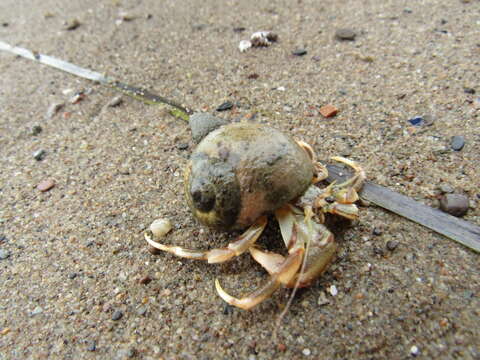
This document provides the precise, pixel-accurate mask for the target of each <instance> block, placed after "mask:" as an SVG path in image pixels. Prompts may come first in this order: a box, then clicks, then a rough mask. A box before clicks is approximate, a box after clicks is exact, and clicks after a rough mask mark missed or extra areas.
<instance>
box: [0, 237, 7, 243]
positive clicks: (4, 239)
mask: <svg viewBox="0 0 480 360" xmlns="http://www.w3.org/2000/svg"><path fill="white" fill-rule="evenodd" d="M6 241H7V237H6V236H5V235H0V243H3V242H6Z"/></svg>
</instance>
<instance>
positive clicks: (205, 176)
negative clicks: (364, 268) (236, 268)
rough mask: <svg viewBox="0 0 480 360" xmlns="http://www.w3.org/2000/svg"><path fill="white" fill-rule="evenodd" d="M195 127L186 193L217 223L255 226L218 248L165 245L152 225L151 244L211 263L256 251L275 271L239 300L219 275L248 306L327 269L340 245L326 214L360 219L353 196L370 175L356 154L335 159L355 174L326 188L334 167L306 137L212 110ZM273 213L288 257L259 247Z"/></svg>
mask: <svg viewBox="0 0 480 360" xmlns="http://www.w3.org/2000/svg"><path fill="white" fill-rule="evenodd" d="M190 125H191V128H192V133H193V138H194V140H196V141H197V142H199V143H198V146H197V148H196V149H195V151H194V152H193V154H192V155H191V158H190V161H189V163H188V165H187V167H186V170H185V195H186V198H187V203H188V205H189V206H190V208H191V210H192V212H193V214H194V216H195V217H196V218H197V219H198V220H199V221H200V222H201V223H202V224H204V225H207V226H210V227H213V228H217V229H223V230H237V229H243V228H247V227H248V229H247V230H246V231H245V232H244V233H243V234H241V235H240V236H239V237H238V238H237V239H236V240H235V241H234V242H232V243H230V244H228V246H226V247H224V248H218V249H211V250H191V249H186V248H182V247H178V246H170V245H165V244H161V243H159V242H157V241H156V239H154V238H153V234H152V232H151V231H147V232H146V233H145V238H146V240H147V242H148V243H149V244H150V245H152V246H154V247H155V248H158V249H160V250H163V251H167V252H169V253H172V254H174V255H176V256H180V257H185V258H189V259H195V260H206V261H207V262H208V263H221V262H224V261H228V260H230V259H232V258H233V257H235V256H238V255H240V254H242V253H244V252H245V251H249V252H250V254H251V255H252V257H253V258H254V259H255V260H256V261H257V262H258V263H259V264H260V265H262V266H263V267H264V268H265V269H266V270H267V271H268V273H269V274H270V279H269V280H268V281H267V282H266V284H264V285H263V286H262V287H260V288H259V289H257V290H256V291H254V292H253V293H251V294H249V295H247V296H245V297H243V298H241V299H237V298H235V297H233V296H231V295H229V294H227V293H226V292H225V291H224V290H223V289H222V287H221V286H220V283H219V281H218V280H216V281H215V287H216V289H217V292H218V294H219V295H220V296H221V297H222V299H223V300H225V301H226V302H227V303H229V304H230V305H234V306H237V307H239V308H242V309H247V310H248V309H251V308H252V307H254V306H256V305H257V304H259V303H260V302H262V301H264V300H265V299H267V298H268V297H270V295H271V294H272V293H273V292H274V291H275V290H276V289H278V288H279V287H280V286H281V285H284V286H287V287H297V286H298V287H305V286H308V285H310V283H311V282H312V281H313V280H314V279H315V278H317V277H318V276H320V275H321V274H322V273H323V272H324V271H325V269H326V268H327V267H328V265H329V264H330V262H331V261H332V259H333V258H334V255H335V252H336V248H337V246H336V244H335V242H334V237H333V234H332V233H331V232H330V231H329V230H328V229H327V228H326V226H325V225H324V224H323V223H324V214H325V213H331V214H336V215H340V216H343V217H345V218H348V219H356V218H357V217H358V208H357V206H356V205H355V204H354V202H355V201H357V200H358V194H357V192H358V191H359V190H360V189H361V187H362V185H363V182H364V180H365V173H364V171H363V170H362V169H361V168H360V166H358V165H357V164H356V163H354V162H353V161H351V160H348V159H345V158H342V157H333V158H332V159H333V160H335V161H337V162H341V163H344V164H346V165H348V166H349V167H351V168H352V169H353V170H354V174H353V176H352V177H351V178H350V179H349V180H347V181H345V182H343V183H340V184H335V183H332V184H330V185H329V186H327V187H326V188H323V189H321V188H319V187H317V186H315V183H317V182H319V181H321V180H324V179H326V178H327V177H328V171H327V169H326V167H325V166H324V165H322V164H320V163H319V162H317V160H316V157H315V153H314V151H313V149H312V148H311V147H310V146H309V145H308V144H306V143H304V142H302V141H295V140H293V139H292V138H291V137H289V136H287V135H286V134H284V133H282V132H280V131H278V130H275V129H273V128H271V127H268V126H265V125H261V124H254V123H232V124H226V123H225V122H224V121H223V120H221V119H218V118H215V117H213V116H211V115H206V114H195V115H193V116H192V117H191V119H190ZM202 138H203V139H202ZM200 139H201V141H200ZM271 212H273V213H274V214H275V216H276V219H277V220H278V223H279V225H280V231H281V234H282V238H283V241H284V242H285V246H286V247H287V249H288V255H287V256H282V255H280V254H276V253H273V252H267V251H263V250H261V249H259V248H257V247H255V242H256V241H257V239H258V238H259V236H260V234H261V233H262V231H263V229H264V228H265V226H266V224H267V217H266V214H268V213H271ZM307 255H308V256H307Z"/></svg>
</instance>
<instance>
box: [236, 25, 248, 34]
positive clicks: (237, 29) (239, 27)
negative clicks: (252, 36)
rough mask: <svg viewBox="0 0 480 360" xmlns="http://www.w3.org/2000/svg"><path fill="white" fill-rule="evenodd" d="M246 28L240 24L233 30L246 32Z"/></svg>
mask: <svg viewBox="0 0 480 360" xmlns="http://www.w3.org/2000/svg"><path fill="white" fill-rule="evenodd" d="M245 30H246V29H245V28H244V27H243V26H238V27H234V28H233V32H236V33H241V32H244V31H245Z"/></svg>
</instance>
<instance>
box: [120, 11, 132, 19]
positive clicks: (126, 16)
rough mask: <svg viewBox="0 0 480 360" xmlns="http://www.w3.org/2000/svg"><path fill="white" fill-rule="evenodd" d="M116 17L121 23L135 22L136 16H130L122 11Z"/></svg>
mask: <svg viewBox="0 0 480 360" xmlns="http://www.w3.org/2000/svg"><path fill="white" fill-rule="evenodd" d="M118 17H119V18H120V20H122V21H132V20H135V18H136V16H135V15H132V14H129V13H127V12H125V11H122V12H120V13H119V14H118Z"/></svg>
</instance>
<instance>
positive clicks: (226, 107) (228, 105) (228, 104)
mask: <svg viewBox="0 0 480 360" xmlns="http://www.w3.org/2000/svg"><path fill="white" fill-rule="evenodd" d="M231 108H233V103H232V102H231V101H225V102H224V103H223V104H222V105H220V106H219V107H218V108H217V111H226V110H230V109H231Z"/></svg>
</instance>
